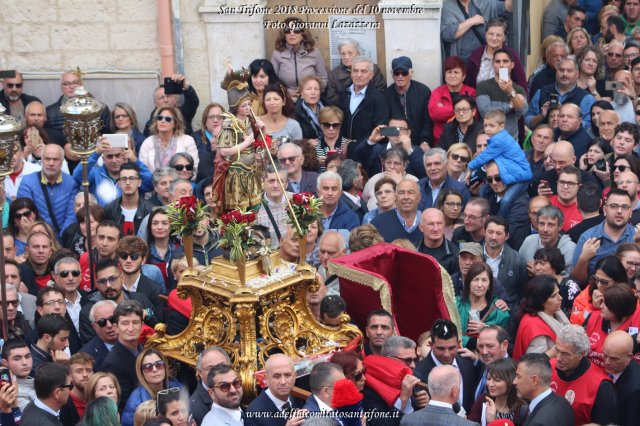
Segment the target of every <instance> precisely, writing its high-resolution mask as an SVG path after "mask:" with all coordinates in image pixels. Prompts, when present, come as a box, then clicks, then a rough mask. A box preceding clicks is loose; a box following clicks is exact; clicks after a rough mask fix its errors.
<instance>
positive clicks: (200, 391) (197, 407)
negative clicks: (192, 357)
mask: <svg viewBox="0 0 640 426" xmlns="http://www.w3.org/2000/svg"><path fill="white" fill-rule="evenodd" d="M221 364H224V365H228V366H231V360H230V359H229V355H228V354H227V353H226V352H225V351H224V349H222V348H220V347H218V346H210V347H208V348H206V349H205V350H203V351H202V352H200V354H198V358H196V377H197V379H198V385H197V386H196V390H195V391H193V393H192V394H191V398H190V399H189V407H190V409H191V414H192V415H193V420H195V422H196V424H198V425H199V424H202V419H204V416H206V415H207V413H208V412H209V411H210V410H211V402H212V400H211V395H210V394H209V387H208V386H207V380H208V377H209V372H210V371H211V369H212V368H213V367H215V366H217V365H221Z"/></svg>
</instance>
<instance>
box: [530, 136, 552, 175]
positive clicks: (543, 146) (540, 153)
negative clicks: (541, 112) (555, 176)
mask: <svg viewBox="0 0 640 426" xmlns="http://www.w3.org/2000/svg"><path fill="white" fill-rule="evenodd" d="M554 141H555V137H554V135H553V129H552V128H551V126H549V125H548V124H539V125H538V126H537V127H536V128H535V129H534V130H533V134H532V135H531V145H532V148H531V149H530V150H529V151H527V153H526V156H527V161H528V162H529V165H530V166H531V173H532V174H533V175H534V176H535V175H536V174H538V173H541V172H543V171H544V153H545V151H546V150H547V147H548V146H549V145H551V144H552V143H554Z"/></svg>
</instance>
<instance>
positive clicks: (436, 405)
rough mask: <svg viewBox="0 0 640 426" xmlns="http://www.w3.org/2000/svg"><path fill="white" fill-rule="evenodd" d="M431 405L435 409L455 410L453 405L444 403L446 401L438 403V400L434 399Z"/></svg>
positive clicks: (430, 402)
mask: <svg viewBox="0 0 640 426" xmlns="http://www.w3.org/2000/svg"><path fill="white" fill-rule="evenodd" d="M429 405H432V406H434V407H443V408H451V409H452V410H453V405H451V404H449V403H448V402H444V401H436V400H434V399H432V400H431V401H429Z"/></svg>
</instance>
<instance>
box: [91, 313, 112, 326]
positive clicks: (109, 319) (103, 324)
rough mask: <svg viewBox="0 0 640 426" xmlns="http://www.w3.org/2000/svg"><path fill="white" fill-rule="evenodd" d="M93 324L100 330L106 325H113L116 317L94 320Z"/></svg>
mask: <svg viewBox="0 0 640 426" xmlns="http://www.w3.org/2000/svg"><path fill="white" fill-rule="evenodd" d="M93 323H94V324H98V327H100V328H105V327H106V326H107V323H111V325H114V324H115V323H116V316H115V315H111V316H110V317H107V318H100V319H99V320H96V321H94V322H93Z"/></svg>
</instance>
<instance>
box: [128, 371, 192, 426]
mask: <svg viewBox="0 0 640 426" xmlns="http://www.w3.org/2000/svg"><path fill="white" fill-rule="evenodd" d="M169 388H180V389H182V383H180V382H179V381H177V380H175V379H169ZM150 399H152V398H151V395H149V392H147V390H146V389H145V388H144V386H142V385H140V386H138V387H137V388H135V389H134V390H133V392H131V395H130V396H129V399H127V405H125V406H124V411H123V412H122V419H121V421H122V426H133V415H134V414H135V412H136V408H138V405H140V404H142V403H143V402H145V401H149V400H150Z"/></svg>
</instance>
